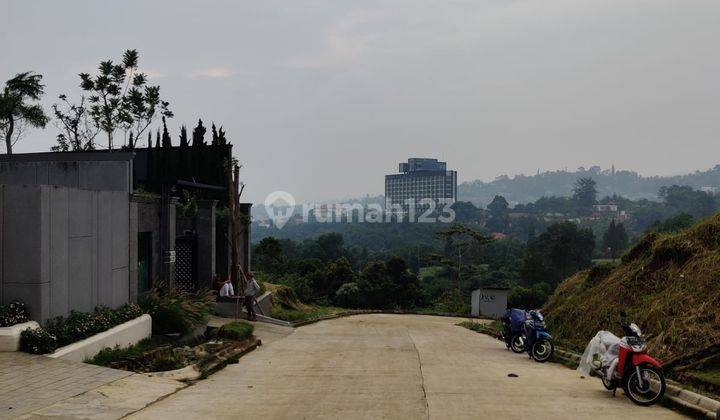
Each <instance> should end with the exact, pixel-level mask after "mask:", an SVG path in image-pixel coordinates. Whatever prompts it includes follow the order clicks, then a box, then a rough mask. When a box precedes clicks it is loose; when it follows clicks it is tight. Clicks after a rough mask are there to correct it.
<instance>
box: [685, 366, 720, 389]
mask: <svg viewBox="0 0 720 420" xmlns="http://www.w3.org/2000/svg"><path fill="white" fill-rule="evenodd" d="M688 373H689V374H691V375H692V376H695V377H696V378H699V379H701V380H703V381H705V382H709V383H711V384H713V385H716V386H720V362H715V363H712V364H710V365H708V366H705V367H703V368H702V370H693V371H690V372H688Z"/></svg>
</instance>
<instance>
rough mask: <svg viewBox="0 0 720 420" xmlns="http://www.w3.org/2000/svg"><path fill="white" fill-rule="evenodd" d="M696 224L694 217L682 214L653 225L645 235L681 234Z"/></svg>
mask: <svg viewBox="0 0 720 420" xmlns="http://www.w3.org/2000/svg"><path fill="white" fill-rule="evenodd" d="M694 223H695V219H694V218H693V217H692V215H689V214H687V213H680V214H678V215H677V216H673V217H670V218H668V219H665V220H663V221H662V222H661V221H659V220H658V221H656V222H654V223H653V224H651V225H650V226H649V227H648V229H647V231H646V232H645V233H650V232H657V233H673V232H679V231H681V230H683V229H687V228H689V227H690V226H692V225H693V224H694Z"/></svg>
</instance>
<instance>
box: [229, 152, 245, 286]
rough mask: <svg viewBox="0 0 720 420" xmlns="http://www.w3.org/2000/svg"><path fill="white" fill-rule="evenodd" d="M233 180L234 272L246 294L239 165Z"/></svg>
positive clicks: (235, 169) (235, 168)
mask: <svg viewBox="0 0 720 420" xmlns="http://www.w3.org/2000/svg"><path fill="white" fill-rule="evenodd" d="M233 178H234V180H233V184H232V195H233V209H235V211H234V212H233V225H234V226H235V227H234V229H233V253H234V254H235V258H234V263H233V264H234V265H233V270H234V272H235V276H236V277H237V279H238V286H239V287H238V290H240V291H241V292H242V293H243V294H244V293H245V282H244V281H243V278H244V277H245V275H244V271H243V270H242V266H241V264H242V262H241V261H240V241H241V240H242V239H241V237H240V233H241V231H242V227H241V226H240V166H238V165H235V166H234V167H233Z"/></svg>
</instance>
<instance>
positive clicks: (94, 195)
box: [0, 145, 250, 321]
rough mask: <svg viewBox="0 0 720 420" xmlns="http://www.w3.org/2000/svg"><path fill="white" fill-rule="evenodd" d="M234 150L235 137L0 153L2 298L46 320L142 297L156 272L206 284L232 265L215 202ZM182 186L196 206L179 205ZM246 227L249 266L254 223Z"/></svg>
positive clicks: (222, 198) (187, 283)
mask: <svg viewBox="0 0 720 420" xmlns="http://www.w3.org/2000/svg"><path fill="white" fill-rule="evenodd" d="M230 156H232V146H231V145H222V146H209V145H208V146H203V147H199V148H195V147H192V148H191V147H167V148H154V149H150V148H148V149H135V150H132V151H112V152H109V151H90V152H64V153H28V154H15V155H10V156H8V155H4V156H0V256H1V257H2V259H1V261H2V264H1V267H0V302H2V303H7V302H10V301H12V300H16V299H17V300H21V301H23V302H25V303H26V304H27V306H28V309H29V310H30V313H31V315H32V317H33V319H36V320H38V321H45V320H46V319H48V318H51V317H55V316H61V315H66V314H67V313H68V312H69V311H71V310H79V311H90V310H92V309H93V308H94V307H95V306H97V305H105V306H109V307H118V306H121V305H123V304H125V303H128V302H134V301H137V299H138V296H139V295H141V294H143V293H145V292H147V291H148V290H149V289H150V288H152V287H153V286H154V285H156V284H158V283H156V282H158V281H161V280H162V281H164V282H166V284H167V287H171V286H175V287H178V288H179V289H182V290H194V289H196V288H199V287H206V286H210V284H211V279H212V276H213V275H214V274H215V273H219V274H221V275H227V273H228V272H229V264H230V258H229V246H228V238H229V236H230V235H229V234H228V229H229V228H228V223H227V220H226V218H223V217H222V214H221V213H219V212H217V211H216V210H217V206H218V204H219V203H220V204H221V205H224V204H225V203H227V200H228V199H227V197H228V193H227V181H226V176H225V175H224V173H223V172H224V169H223V164H224V162H225V161H226V159H227V158H228V157H230ZM183 191H188V194H184V193H183ZM181 196H185V197H190V196H191V197H192V200H194V202H196V204H197V211H196V212H194V213H193V214H187V213H183V214H178V204H179V201H180V200H179V198H178V197H181ZM249 210H250V204H249V203H245V204H242V205H241V209H240V211H241V212H242V213H243V214H245V215H249ZM244 220H249V217H245V218H244ZM242 236H243V238H242V245H241V253H240V255H241V256H242V258H241V265H242V267H243V268H244V269H245V270H248V269H249V268H250V252H249V249H250V247H249V245H250V244H249V225H247V226H246V229H244V232H243V235H242Z"/></svg>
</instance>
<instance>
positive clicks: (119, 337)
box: [47, 314, 152, 362]
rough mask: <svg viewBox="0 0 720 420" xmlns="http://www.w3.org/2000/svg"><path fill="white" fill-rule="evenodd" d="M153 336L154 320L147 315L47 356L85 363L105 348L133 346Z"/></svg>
mask: <svg viewBox="0 0 720 420" xmlns="http://www.w3.org/2000/svg"><path fill="white" fill-rule="evenodd" d="M151 334H152V318H151V317H150V315H147V314H145V315H141V316H139V317H137V318H135V319H133V320H130V321H127V322H124V323H122V324H120V325H117V326H115V327H112V328H110V329H109V330H107V331H103V332H101V333H98V334H95V335H92V336H90V337H88V338H86V339H84V340H80V341H77V342H75V343H72V344H69V345H67V346H63V347H60V348H59V349H57V350H55V351H54V352H53V353H51V354H48V355H47V356H48V357H52V358H55V359H64V360H72V361H75V362H83V361H85V360H88V359H92V358H93V357H95V355H97V354H98V353H100V352H101V351H102V350H103V349H105V348H113V347H117V346H119V347H127V346H131V345H134V344H136V343H138V342H139V341H141V340H143V339H146V338H148V337H150V335H151Z"/></svg>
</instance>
